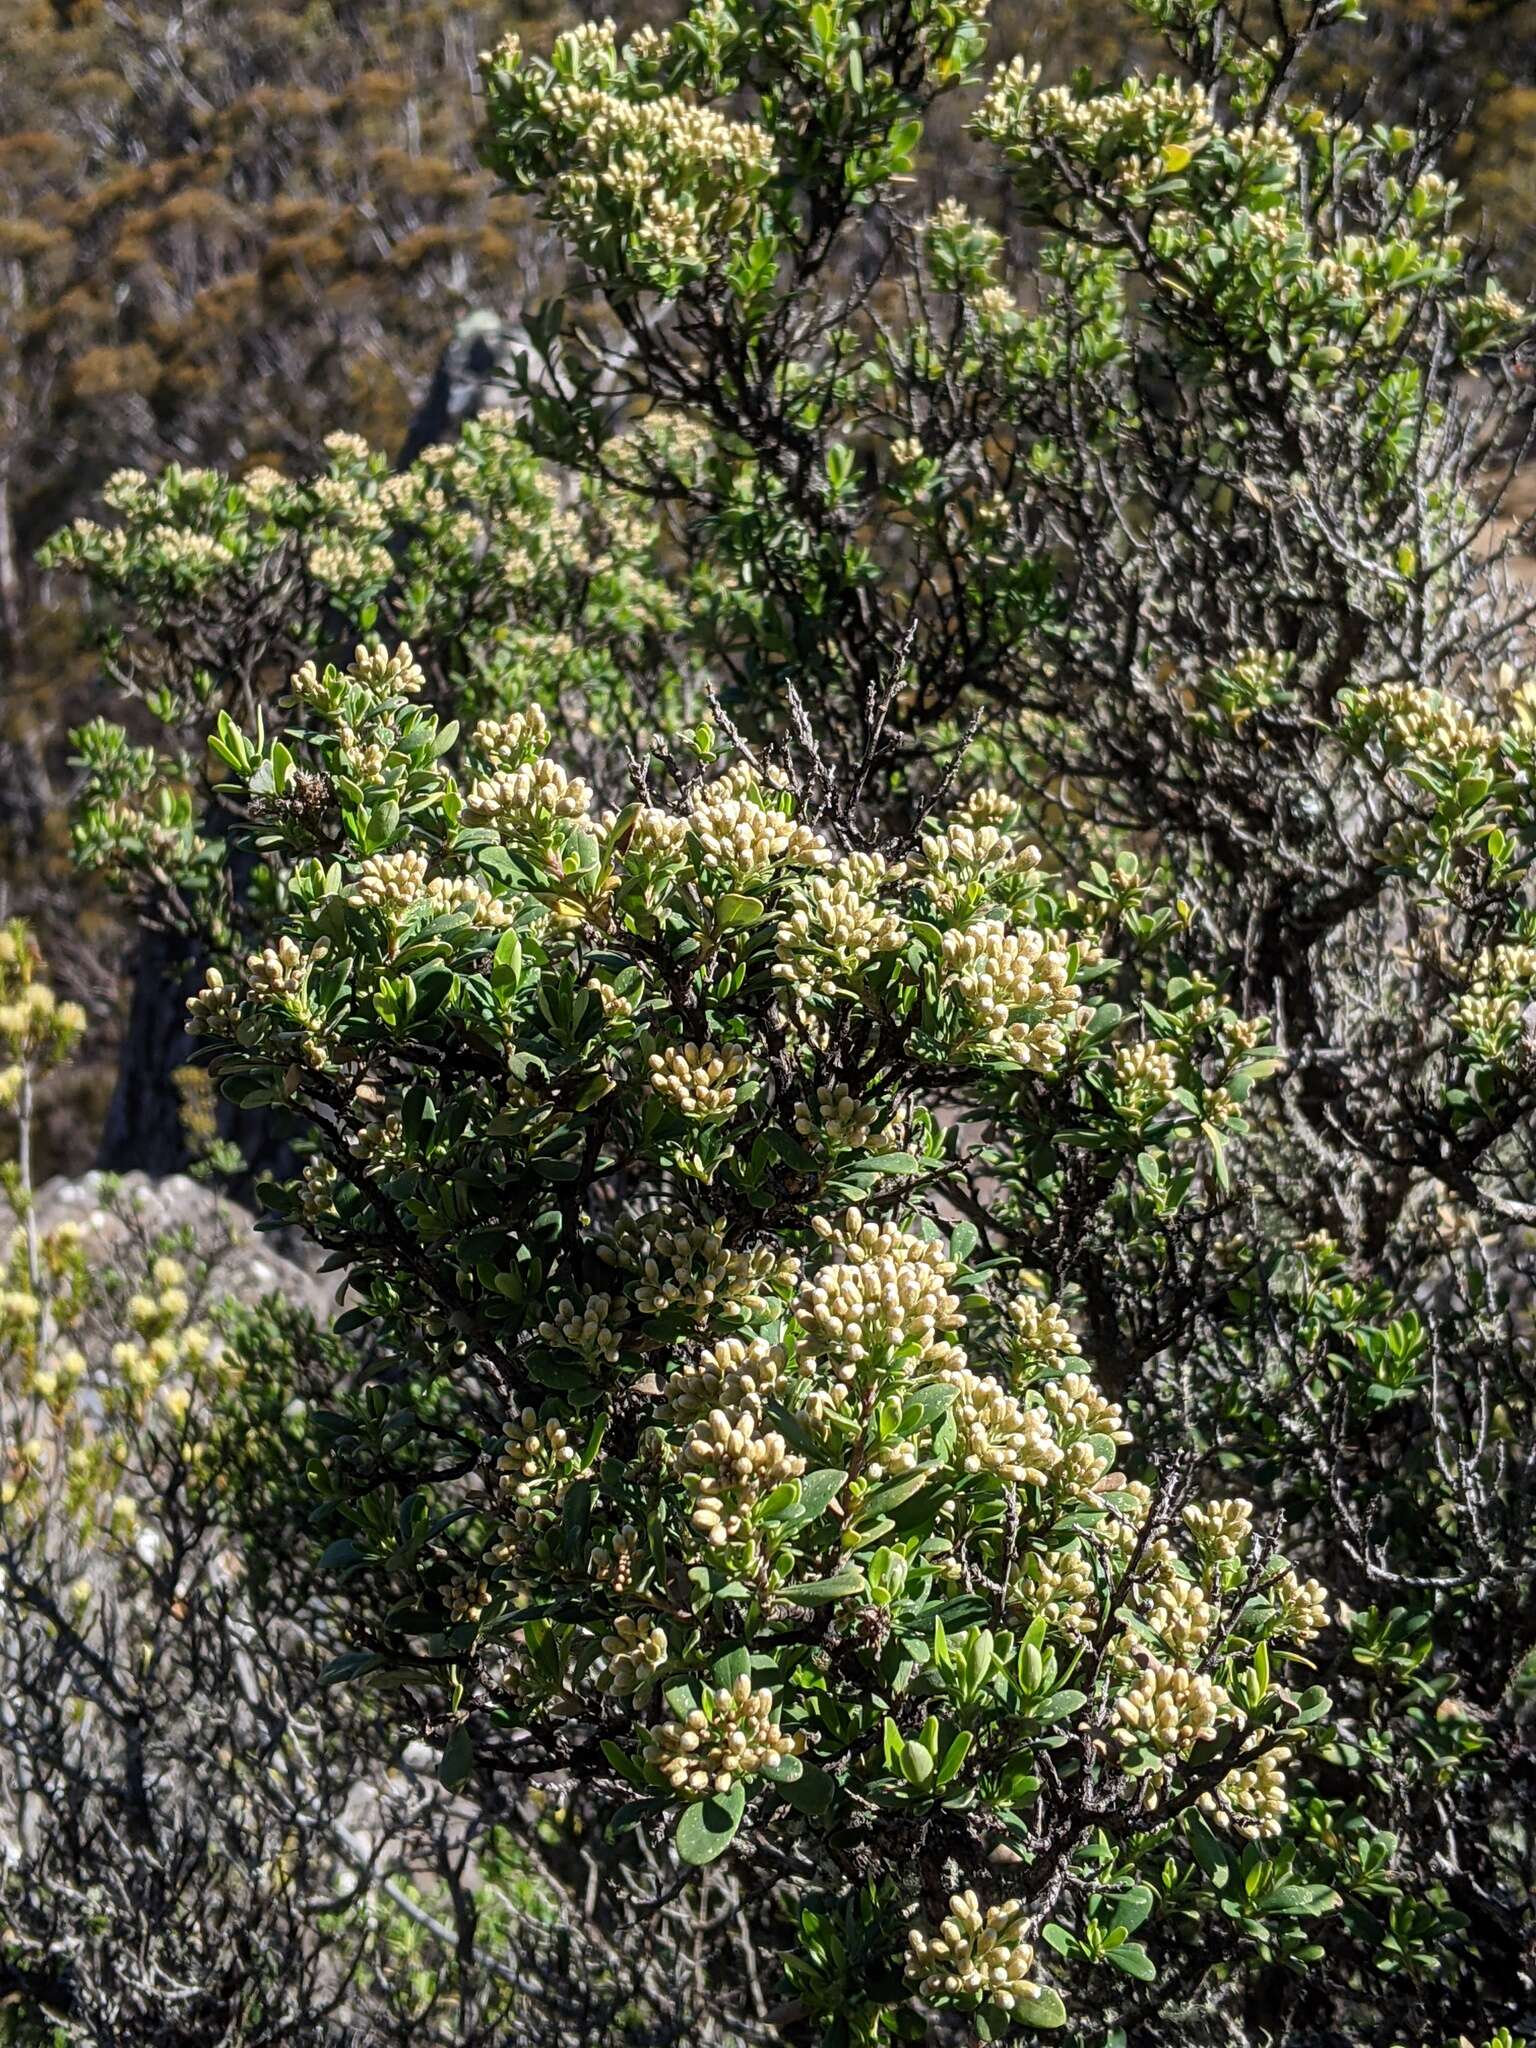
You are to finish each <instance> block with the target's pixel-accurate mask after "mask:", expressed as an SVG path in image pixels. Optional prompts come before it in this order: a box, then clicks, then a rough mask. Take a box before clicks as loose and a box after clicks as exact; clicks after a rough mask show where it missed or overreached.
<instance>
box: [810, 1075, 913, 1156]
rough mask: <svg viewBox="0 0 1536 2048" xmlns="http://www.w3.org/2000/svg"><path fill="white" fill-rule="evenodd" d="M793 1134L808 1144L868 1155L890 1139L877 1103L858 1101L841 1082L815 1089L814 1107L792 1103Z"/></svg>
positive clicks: (831, 1149) (890, 1132) (890, 1134)
mask: <svg viewBox="0 0 1536 2048" xmlns="http://www.w3.org/2000/svg"><path fill="white" fill-rule="evenodd" d="M795 1135H796V1136H797V1137H799V1138H803V1139H804V1140H805V1142H806V1143H807V1144H808V1145H814V1144H825V1145H826V1146H827V1148H828V1149H829V1150H830V1151H834V1152H868V1151H871V1150H874V1149H876V1148H878V1147H880V1146H883V1145H884V1144H886V1143H887V1142H888V1141H889V1140H890V1139H891V1136H892V1131H891V1126H890V1125H889V1124H888V1123H887V1122H886V1113H885V1111H884V1109H883V1108H881V1106H880V1105H879V1104H878V1103H873V1102H860V1101H859V1099H858V1097H857V1096H856V1095H854V1093H853V1091H852V1090H851V1089H850V1088H849V1087H848V1084H847V1083H846V1082H845V1081H839V1082H838V1083H837V1085H836V1086H835V1087H829V1086H826V1085H823V1086H822V1087H820V1088H818V1089H817V1090H816V1108H815V1110H814V1111H813V1110H812V1109H811V1106H810V1104H809V1103H808V1102H797V1103H796V1104H795Z"/></svg>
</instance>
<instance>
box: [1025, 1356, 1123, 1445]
mask: <svg viewBox="0 0 1536 2048" xmlns="http://www.w3.org/2000/svg"><path fill="white" fill-rule="evenodd" d="M1072 1348H1073V1350H1074V1351H1075V1350H1076V1348H1077V1347H1076V1343H1075V1340H1074V1343H1073V1347H1072ZM1040 1399H1041V1401H1042V1403H1043V1404H1044V1406H1045V1408H1046V1410H1047V1412H1048V1413H1049V1414H1050V1416H1051V1418H1052V1422H1053V1424H1054V1426H1055V1429H1056V1433H1057V1435H1058V1436H1060V1437H1063V1438H1072V1437H1079V1436H1107V1437H1108V1438H1109V1439H1110V1441H1111V1443H1117V1444H1128V1443H1129V1442H1130V1441H1131V1432H1130V1431H1129V1430H1128V1429H1127V1428H1126V1426H1125V1416H1124V1414H1123V1413H1122V1412H1121V1409H1120V1406H1119V1404H1118V1403H1117V1402H1115V1401H1108V1400H1106V1399H1105V1397H1104V1396H1103V1395H1102V1394H1101V1393H1100V1392H1099V1390H1098V1388H1097V1387H1096V1386H1095V1385H1094V1383H1093V1381H1092V1380H1091V1379H1089V1377H1088V1375H1087V1374H1086V1373H1084V1372H1068V1373H1063V1374H1062V1376H1061V1378H1060V1379H1059V1380H1050V1381H1048V1382H1047V1383H1046V1384H1045V1385H1044V1386H1042V1387H1041V1389H1040Z"/></svg>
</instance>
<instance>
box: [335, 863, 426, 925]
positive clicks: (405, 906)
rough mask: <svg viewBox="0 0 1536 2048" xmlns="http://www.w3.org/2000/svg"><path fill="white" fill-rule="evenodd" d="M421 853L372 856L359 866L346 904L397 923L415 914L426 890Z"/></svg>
mask: <svg viewBox="0 0 1536 2048" xmlns="http://www.w3.org/2000/svg"><path fill="white" fill-rule="evenodd" d="M427 868H428V861H427V856H426V855H425V854H424V853H416V852H411V851H407V852H404V853H375V854H370V855H369V857H368V858H367V859H366V860H365V861H362V862H360V863H359V865H358V869H357V875H356V879H355V880H354V882H353V884H352V887H351V888H350V889H349V890H348V892H347V901H348V903H350V904H351V905H352V906H353V908H354V909H357V910H379V911H382V912H383V913H384V915H385V916H386V917H388V918H391V919H398V918H401V917H403V916H405V914H406V913H407V912H408V911H411V910H414V909H415V907H416V905H417V904H418V903H419V902H420V901H421V899H422V897H423V895H424V893H425V891H426V886H427Z"/></svg>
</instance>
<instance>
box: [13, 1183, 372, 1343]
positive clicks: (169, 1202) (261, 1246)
mask: <svg viewBox="0 0 1536 2048" xmlns="http://www.w3.org/2000/svg"><path fill="white" fill-rule="evenodd" d="M113 1187H115V1188H116V1190H117V1192H116V1194H115V1195H114V1196H113V1197H112V1207H111V1208H109V1207H108V1206H107V1196H108V1192H109V1190H110V1189H111V1188H113ZM37 1220H38V1225H39V1228H40V1229H41V1230H42V1231H44V1232H47V1231H49V1230H54V1229H56V1228H57V1227H58V1226H59V1225H60V1224H61V1223H76V1224H78V1225H79V1226H80V1227H81V1229H82V1230H83V1231H84V1232H85V1236H86V1244H87V1251H88V1256H89V1258H90V1261H91V1264H92V1265H93V1266H96V1265H101V1264H108V1263H110V1261H111V1259H112V1256H113V1254H114V1252H115V1251H116V1250H117V1249H118V1248H119V1247H121V1246H123V1245H125V1244H126V1243H127V1242H128V1241H129V1240H130V1239H138V1238H141V1237H142V1238H146V1239H149V1240H153V1239H155V1238H157V1237H161V1236H165V1235H168V1234H173V1233H176V1232H180V1231H182V1230H190V1231H191V1233H192V1236H193V1240H194V1243H195V1247H196V1254H197V1256H198V1257H200V1258H205V1259H208V1260H209V1261H210V1262H212V1263H213V1264H214V1266H215V1268H216V1283H217V1291H218V1292H219V1293H220V1294H227V1295H231V1296H233V1297H234V1298H235V1299H236V1300H238V1301H243V1302H248V1303H249V1302H257V1301H260V1300H261V1299H262V1297H263V1296H264V1295H268V1294H278V1295H281V1296H282V1297H283V1299H284V1300H286V1301H291V1302H293V1303H295V1304H296V1305H297V1306H298V1307H300V1308H307V1309H308V1310H309V1311H310V1312H311V1314H313V1315H314V1316H315V1317H316V1318H318V1320H320V1321H321V1322H325V1321H327V1320H329V1318H330V1317H331V1316H333V1315H334V1314H335V1313H336V1311H337V1308H338V1305H339V1304H338V1294H339V1292H340V1286H339V1282H338V1276H337V1275H335V1274H329V1273H315V1272H312V1271H311V1270H309V1268H308V1267H306V1266H303V1265H300V1264H298V1263H297V1262H296V1261H295V1260H293V1259H291V1258H288V1257H285V1256H284V1255H283V1253H282V1252H279V1251H278V1250H277V1249H276V1244H277V1242H278V1240H276V1239H274V1238H270V1237H267V1236H264V1235H262V1234H260V1233H259V1232H258V1231H257V1229H256V1224H255V1218H254V1217H253V1216H252V1215H251V1213H250V1211H249V1210H248V1209H244V1208H242V1207H241V1206H240V1204H239V1203H238V1202H234V1201H232V1200H231V1199H230V1198H229V1197H228V1196H227V1195H221V1194H219V1193H218V1192H217V1191H216V1190H215V1189H213V1188H207V1187H204V1186H203V1185H202V1184H201V1183H200V1182H198V1181H195V1180H193V1179H191V1178H190V1176H189V1175H187V1174H184V1173H172V1174H167V1175H166V1176H165V1177H164V1178H163V1179H158V1180H156V1179H152V1178H151V1177H150V1176H149V1175H148V1174H144V1173H125V1174H116V1175H107V1174H103V1173H100V1172H96V1171H92V1172H90V1173H85V1174H81V1175H80V1176H79V1177H78V1178H74V1179H70V1178H64V1177H60V1178H58V1179H55V1180H50V1181H45V1182H44V1184H43V1186H42V1187H41V1188H39V1189H38V1192H37ZM285 1249H286V1247H285Z"/></svg>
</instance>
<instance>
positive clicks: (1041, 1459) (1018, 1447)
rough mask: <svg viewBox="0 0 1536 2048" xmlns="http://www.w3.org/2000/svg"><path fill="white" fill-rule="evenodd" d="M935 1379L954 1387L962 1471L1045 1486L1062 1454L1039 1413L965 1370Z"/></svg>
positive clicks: (993, 1382) (953, 1417)
mask: <svg viewBox="0 0 1536 2048" xmlns="http://www.w3.org/2000/svg"><path fill="white" fill-rule="evenodd" d="M939 1377H940V1379H941V1380H942V1381H943V1382H944V1383H945V1384H946V1385H947V1386H951V1387H953V1388H954V1389H955V1399H954V1402H953V1404H952V1406H951V1408H950V1411H949V1414H950V1420H951V1421H952V1422H953V1423H954V1425H955V1432H956V1439H955V1452H954V1455H955V1458H956V1460H957V1462H958V1464H959V1466H960V1469H961V1470H962V1471H963V1472H969V1473H978V1472H990V1473H992V1474H993V1475H994V1476H995V1477H996V1478H998V1479H1002V1480H1006V1481H1007V1482H1008V1484H1009V1485H1011V1486H1044V1485H1045V1484H1046V1482H1047V1480H1048V1479H1049V1477H1050V1475H1051V1473H1052V1472H1053V1471H1054V1470H1055V1469H1056V1467H1057V1466H1058V1465H1060V1464H1061V1462H1062V1452H1061V1446H1060V1445H1059V1444H1058V1443H1057V1441H1056V1439H1055V1437H1054V1436H1053V1434H1052V1433H1051V1425H1050V1418H1049V1417H1048V1416H1047V1415H1046V1414H1045V1413H1044V1412H1043V1410H1041V1409H1039V1408H1034V1407H1026V1406H1025V1405H1024V1403H1023V1402H1022V1401H1020V1400H1019V1399H1018V1398H1017V1396H1015V1395H1013V1394H1010V1393H1009V1392H1008V1390H1007V1389H1006V1388H1005V1387H1003V1386H1001V1385H1000V1384H999V1382H998V1381H996V1380H995V1379H992V1378H990V1377H984V1376H980V1375H978V1374H976V1373H974V1372H972V1371H971V1369H970V1367H969V1366H965V1365H961V1366H951V1367H950V1368H948V1369H947V1370H946V1371H944V1372H942V1373H941V1374H940V1375H939Z"/></svg>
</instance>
